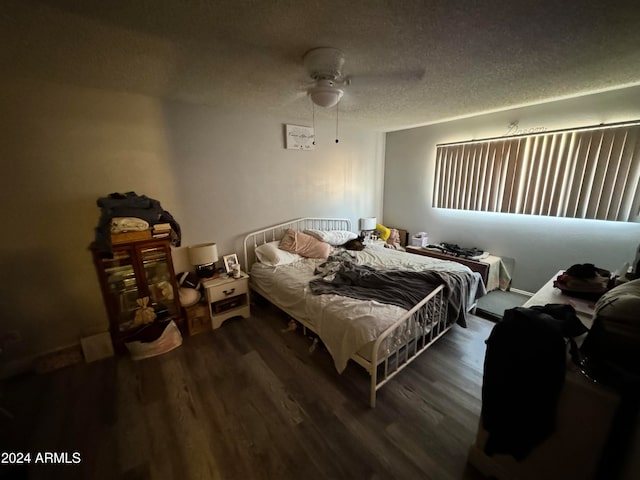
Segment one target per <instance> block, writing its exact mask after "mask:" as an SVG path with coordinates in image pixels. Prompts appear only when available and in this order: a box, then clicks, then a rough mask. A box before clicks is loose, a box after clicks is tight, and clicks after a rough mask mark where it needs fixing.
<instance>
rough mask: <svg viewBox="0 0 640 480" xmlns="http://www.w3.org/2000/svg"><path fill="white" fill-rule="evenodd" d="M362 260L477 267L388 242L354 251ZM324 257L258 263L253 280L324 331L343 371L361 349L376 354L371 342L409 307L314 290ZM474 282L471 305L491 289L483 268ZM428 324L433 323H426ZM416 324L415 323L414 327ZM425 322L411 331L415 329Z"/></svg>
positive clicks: (413, 266)
mask: <svg viewBox="0 0 640 480" xmlns="http://www.w3.org/2000/svg"><path fill="white" fill-rule="evenodd" d="M349 253H350V254H351V255H352V257H353V258H354V262H355V263H356V264H358V265H368V266H372V267H375V268H385V269H389V268H392V269H399V270H408V271H423V270H436V271H445V272H471V270H470V269H469V268H468V267H466V266H464V265H461V264H459V263H456V262H450V261H446V260H439V259H435V258H430V257H424V256H420V255H412V254H409V253H406V252H401V251H397V250H393V249H388V248H379V247H367V248H365V249H364V250H362V251H359V252H349ZM323 262H324V260H318V259H302V260H299V261H296V262H293V263H290V264H288V265H280V266H277V267H271V266H267V265H264V264H261V263H254V264H253V266H252V268H251V284H252V287H253V288H254V289H255V290H257V291H258V292H259V293H261V294H263V295H264V296H265V297H266V298H267V299H268V300H269V301H271V302H272V303H274V304H275V305H276V306H278V307H279V308H281V309H283V310H284V311H285V312H287V313H288V314H289V315H291V316H292V317H294V318H296V319H297V320H299V321H301V322H303V324H305V325H306V326H308V327H309V328H311V329H312V330H313V331H314V332H315V333H317V334H318V336H319V337H320V339H321V340H322V341H323V343H324V345H325V346H326V348H327V350H328V351H329V353H330V354H331V356H332V357H333V361H334V364H335V367H336V370H337V371H338V372H342V371H343V370H344V369H345V368H346V365H347V362H348V361H349V359H350V358H352V357H353V356H354V355H355V354H359V355H361V356H362V357H364V358H365V359H367V360H368V359H370V358H371V345H372V343H373V342H374V341H375V340H376V338H377V337H378V336H379V335H380V334H381V333H382V332H384V331H385V330H386V329H387V328H388V327H390V326H391V325H393V323H394V322H395V321H396V320H397V319H399V318H400V317H401V316H402V315H404V314H405V313H406V310H405V309H403V308H401V307H398V306H395V305H388V304H384V303H380V302H377V301H375V300H356V299H353V298H349V297H345V296H340V295H333V294H327V295H314V294H313V293H311V291H310V290H309V281H311V280H312V279H314V278H317V277H316V276H315V275H314V270H315V268H316V266H318V265H319V264H321V263H323ZM472 278H473V285H469V286H468V291H469V292H470V294H469V298H468V299H467V306H469V307H470V306H471V305H473V304H474V303H475V301H476V299H477V298H479V297H480V296H482V295H483V294H484V293H485V290H484V284H483V282H482V279H481V277H480V275H479V274H477V273H474V274H473V277H472ZM426 327H427V328H428V326H426ZM408 328H409V329H410V330H411V328H412V327H408ZM418 328H419V326H414V327H413V331H408V332H405V333H406V334H415V333H416V331H417V329H418Z"/></svg>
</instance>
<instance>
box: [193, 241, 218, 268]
mask: <svg viewBox="0 0 640 480" xmlns="http://www.w3.org/2000/svg"><path fill="white" fill-rule="evenodd" d="M187 252H188V254H189V262H190V263H191V265H195V266H198V265H210V264H212V263H215V262H217V261H218V247H217V246H216V244H215V243H200V244H198V245H191V246H190V247H188V248H187Z"/></svg>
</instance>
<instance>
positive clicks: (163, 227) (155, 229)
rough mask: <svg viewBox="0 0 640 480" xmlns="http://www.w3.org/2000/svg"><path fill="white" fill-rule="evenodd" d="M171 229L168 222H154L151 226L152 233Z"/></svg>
mask: <svg viewBox="0 0 640 480" xmlns="http://www.w3.org/2000/svg"><path fill="white" fill-rule="evenodd" d="M170 231H171V224H169V223H156V224H155V225H154V226H153V232H154V233H165V232H167V233H168V232H170Z"/></svg>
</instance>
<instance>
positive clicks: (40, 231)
mask: <svg viewBox="0 0 640 480" xmlns="http://www.w3.org/2000/svg"><path fill="white" fill-rule="evenodd" d="M0 92H1V94H0V111H2V115H1V116H0V157H1V158H2V165H3V172H2V180H1V187H2V188H1V189H0V198H1V199H2V202H1V204H0V212H1V213H2V216H1V218H2V226H3V228H4V232H3V235H2V236H1V237H0V276H1V277H0V278H1V281H2V288H1V289H0V306H1V310H2V315H1V317H0V337H2V335H3V334H4V333H6V332H7V331H10V330H18V331H19V332H20V334H21V336H22V342H21V343H20V344H18V345H13V346H11V347H9V348H7V349H6V351H5V352H4V356H3V362H4V365H5V367H7V366H9V367H10V368H11V367H15V366H16V365H18V364H22V363H25V362H27V360H28V359H31V358H33V357H34V356H35V355H38V354H42V353H44V352H49V351H53V350H56V349H58V348H61V347H66V346H68V345H73V344H77V342H78V341H79V339H80V337H83V336H87V335H91V334H95V333H98V332H102V331H106V330H107V317H106V312H105V308H104V305H103V302H102V298H101V295H100V290H99V285H98V281H97V276H96V273H95V271H94V268H93V264H92V260H91V256H90V253H89V250H88V247H89V244H90V243H91V241H92V240H93V231H94V228H95V226H96V225H97V222H98V218H99V215H100V210H99V208H98V207H97V206H96V200H97V199H98V198H99V197H102V196H105V195H107V194H109V193H112V192H127V191H135V192H137V193H138V194H145V195H147V196H149V197H152V198H155V199H157V200H160V202H161V204H162V206H163V207H164V208H165V209H166V210H167V211H169V212H170V213H171V214H172V215H173V216H174V217H175V218H176V220H177V221H178V222H179V223H180V225H181V227H182V232H183V237H182V240H183V246H184V245H188V244H192V243H199V242H204V241H215V242H217V243H218V246H219V252H220V254H221V255H222V254H226V253H231V252H237V253H241V248H240V240H241V238H242V235H243V234H244V233H246V232H247V231H250V230H252V229H256V228H257V227H262V226H267V225H270V224H274V223H278V222H280V221H284V220H289V219H291V218H295V217H299V216H306V215H316V216H340V217H347V218H351V219H352V220H353V221H357V219H358V218H359V217H360V216H363V215H381V207H382V185H383V168H384V160H383V155H384V134H382V133H376V132H371V131H365V130H361V129H357V128H349V127H346V126H344V127H343V126H342V125H341V133H340V143H339V144H338V145H336V144H335V143H334V136H333V135H334V134H333V132H334V129H335V125H334V124H333V122H332V120H331V117H323V116H321V115H320V117H319V118H317V119H316V122H317V125H316V126H317V130H318V134H319V138H318V140H319V144H318V146H317V148H316V150H314V151H311V152H302V151H292V150H285V149H284V131H283V124H285V123H295V124H308V120H309V119H291V118H273V117H266V116H260V115H256V114H246V113H245V114H241V113H239V112H236V113H232V112H220V111H216V110H213V109H210V108H206V107H198V106H193V105H186V104H177V103H169V102H164V101H161V100H158V99H154V98H149V97H143V96H136V95H125V94H117V93H110V92H106V91H100V90H92V89H82V88H76V87H73V86H62V85H53V84H41V83H30V82H21V83H15V82H11V81H8V80H5V81H0ZM354 227H355V228H357V224H354ZM184 250H185V249H184V248H178V249H174V259H175V262H174V263H175V264H176V267H177V269H178V270H181V269H184V268H187V267H188V265H187V262H186V260H185V257H186V255H184ZM1 374H2V372H0V375H1Z"/></svg>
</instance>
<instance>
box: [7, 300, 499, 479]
mask: <svg viewBox="0 0 640 480" xmlns="http://www.w3.org/2000/svg"><path fill="white" fill-rule="evenodd" d="M492 325H493V324H492V323H491V322H489V321H486V320H483V319H480V318H478V317H471V319H470V321H469V327H468V328H467V329H462V328H460V327H458V326H456V327H454V328H453V329H452V330H451V331H450V332H449V333H448V334H447V335H445V336H444V337H443V338H442V339H441V340H440V341H439V342H438V343H436V344H435V345H434V346H433V347H432V348H430V349H429V350H428V351H427V352H425V353H424V354H423V355H422V356H421V358H419V359H418V360H416V361H415V362H414V363H412V364H411V365H410V366H409V367H407V368H406V369H405V370H403V371H402V372H401V373H400V374H399V375H398V376H397V377H396V378H395V379H393V380H392V381H391V382H390V383H389V384H388V385H387V386H385V387H383V388H382V390H381V391H380V392H379V394H378V395H379V396H378V406H377V407H376V408H375V409H371V408H369V406H368V385H369V379H368V376H367V374H366V373H365V372H364V370H363V369H361V368H360V367H359V366H357V365H355V364H353V365H349V367H348V368H347V370H346V371H345V373H344V374H342V375H338V374H337V372H336V371H335V369H334V367H333V363H332V360H331V357H330V356H329V354H328V353H327V352H326V351H325V350H324V349H323V348H321V347H320V348H318V349H317V350H316V351H315V352H314V353H310V352H309V347H310V345H311V341H310V339H308V338H306V337H305V336H304V335H302V332H301V331H300V330H298V331H295V332H283V330H284V329H285V328H286V326H287V318H286V317H285V316H284V315H283V314H281V313H280V312H279V311H278V310H276V309H275V308H273V307H272V306H270V305H269V304H267V303H265V302H258V303H257V304H256V305H254V306H253V311H252V318H250V319H248V320H244V319H241V318H236V319H232V320H228V321H227V322H225V324H224V325H223V326H222V328H220V329H218V330H216V331H212V332H209V333H204V334H201V335H196V336H193V337H186V338H185V340H184V344H183V345H182V346H181V347H180V348H178V349H176V350H174V351H172V352H170V353H167V354H165V355H162V356H159V357H155V358H151V359H147V360H143V361H138V362H134V361H132V360H130V359H128V358H124V357H121V358H111V359H108V360H103V361H99V362H95V363H92V364H83V365H75V366H72V367H67V368H64V369H61V370H58V371H55V372H52V373H48V374H44V375H27V376H22V377H18V378H13V379H9V380H5V381H4V383H3V385H2V391H3V395H2V398H1V399H0V405H3V406H4V407H5V408H6V409H7V410H9V411H10V412H11V413H12V414H13V416H14V418H13V419H8V418H7V417H4V416H2V418H0V425H1V427H2V430H1V432H0V440H1V441H2V445H1V446H0V447H1V451H2V452H29V453H31V459H32V462H31V464H30V465H29V466H28V467H9V466H7V465H0V478H33V479H53V478H64V479H123V480H124V479H126V480H138V479H171V478H176V479H217V478H220V479H305V480H310V479H393V478H398V479H479V478H481V476H480V475H479V473H478V472H476V471H475V470H474V469H473V468H472V467H470V466H467V464H466V456H467V451H468V448H469V446H470V445H471V443H472V442H473V439H474V435H475V431H476V427H477V422H478V417H479V414H480V393H481V384H482V365H483V361H484V351H485V345H484V340H485V339H486V338H487V336H488V334H489V332H490V329H491V328H492ZM0 416H1V415H0ZM46 452H58V453H64V452H67V453H68V454H69V461H73V457H72V453H73V452H79V456H80V463H77V464H62V465H60V464H35V462H34V460H35V456H36V455H37V454H38V453H42V454H44V453H46ZM59 460H60V458H59Z"/></svg>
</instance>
